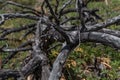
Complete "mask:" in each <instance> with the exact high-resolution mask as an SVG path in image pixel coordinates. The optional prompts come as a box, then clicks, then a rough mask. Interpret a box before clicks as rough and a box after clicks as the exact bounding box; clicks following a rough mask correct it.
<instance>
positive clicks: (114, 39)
mask: <svg viewBox="0 0 120 80" xmlns="http://www.w3.org/2000/svg"><path fill="white" fill-rule="evenodd" d="M71 3H75V6H76V7H74V8H72V9H71V8H70V9H69V8H66V7H67V6H69V5H71ZM88 3H89V0H88V1H86V2H84V1H82V0H76V2H74V1H73V0H68V1H66V2H65V3H64V4H63V5H62V7H61V8H59V0H56V5H55V7H53V6H52V5H51V4H50V1H49V0H44V1H43V3H42V6H41V11H40V12H39V11H36V10H35V9H33V8H31V7H27V6H25V5H21V4H18V3H15V2H12V1H7V2H5V3H4V5H3V6H2V7H4V6H7V5H8V4H10V5H15V6H18V7H21V8H25V9H28V10H29V11H26V12H23V13H5V14H0V16H1V21H0V25H4V22H5V21H6V20H9V19H16V18H26V19H30V20H34V21H36V22H35V23H33V24H28V25H24V26H21V27H19V28H9V29H6V28H1V29H0V30H1V33H0V34H1V35H0V40H1V41H3V40H8V41H9V40H15V41H21V39H19V38H15V39H13V38H12V39H11V38H9V37H7V36H8V35H9V34H11V33H13V34H15V33H19V32H21V31H25V33H24V35H21V36H22V39H25V37H27V36H28V35H31V34H32V35H34V36H33V37H32V38H31V39H29V40H25V41H26V42H24V43H21V45H19V46H18V47H16V48H11V47H10V46H9V45H8V46H7V45H6V44H5V45H3V46H1V48H0V51H1V52H7V53H8V54H9V55H8V56H7V57H6V58H5V59H4V60H3V61H2V68H1V70H0V78H1V79H3V80H4V79H8V78H9V77H14V79H18V80H23V79H26V78H27V77H28V76H29V75H31V74H32V75H33V76H34V77H33V78H34V79H36V80H59V79H60V77H61V75H62V70H63V66H64V64H65V62H66V59H67V58H68V56H69V55H70V52H71V51H73V50H74V49H75V48H76V47H77V46H78V45H80V43H85V42H94V43H102V44H105V45H108V46H111V47H113V48H117V49H120V34H119V33H120V31H116V30H110V29H106V28H107V27H109V26H111V25H113V24H116V23H118V22H119V21H120V15H118V16H115V17H113V18H111V19H108V20H106V21H103V19H102V18H101V17H100V16H99V15H98V14H96V12H97V11H99V10H97V9H92V10H90V9H89V8H88V7H87V4H88ZM44 7H47V8H46V9H48V11H49V13H47V14H46V13H45V11H44ZM58 8H59V9H58ZM68 13H76V14H77V16H71V17H66V15H67V14H68ZM73 20H76V21H79V23H78V24H74V25H72V24H70V23H69V22H71V21H73ZM98 20H100V21H101V22H97V21H98ZM55 42H60V43H62V48H61V51H60V53H59V55H58V56H57V57H56V59H55V61H54V63H53V64H52V65H50V61H49V57H48V55H49V54H50V51H51V49H53V48H54V47H55V46H53V47H50V46H51V45H52V44H53V43H55ZM56 46H57V45H56ZM21 51H28V52H29V54H30V56H29V57H27V58H26V59H25V62H26V63H25V64H23V65H22V67H21V68H20V69H18V70H11V69H8V70H6V69H4V64H7V63H8V62H9V60H10V59H12V58H13V57H14V56H15V55H16V54H17V53H19V52H21Z"/></svg>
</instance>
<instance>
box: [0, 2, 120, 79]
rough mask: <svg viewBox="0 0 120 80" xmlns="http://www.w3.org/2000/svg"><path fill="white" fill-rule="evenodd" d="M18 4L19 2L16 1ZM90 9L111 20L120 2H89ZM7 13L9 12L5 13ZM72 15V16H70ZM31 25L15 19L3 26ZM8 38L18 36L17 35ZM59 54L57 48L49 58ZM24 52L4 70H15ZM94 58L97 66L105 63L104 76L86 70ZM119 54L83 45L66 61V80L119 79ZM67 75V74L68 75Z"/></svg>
mask: <svg viewBox="0 0 120 80" xmlns="http://www.w3.org/2000/svg"><path fill="white" fill-rule="evenodd" d="M22 1H23V2H22V3H25V4H27V5H29V4H32V5H34V4H35V2H34V0H31V3H30V1H29V0H22ZM18 2H19V1H18ZM89 7H90V8H98V9H100V11H99V12H98V14H100V15H101V16H102V17H103V18H104V19H108V18H111V17H113V16H116V15H119V13H120V0H111V1H110V3H109V5H108V6H106V5H105V3H104V2H91V3H90V4H89ZM6 9H8V10H9V8H6ZM10 9H15V10H17V11H18V10H21V9H19V8H16V7H13V6H11V7H10ZM3 12H5V11H0V13H3ZM7 12H9V11H7ZM70 15H73V14H70ZM28 23H32V21H29V20H23V19H17V20H9V21H7V22H6V23H5V25H4V26H2V27H6V28H10V27H19V26H20V25H24V24H28ZM110 28H112V29H120V27H119V25H118V26H117V25H113V26H111V27H110ZM21 34H22V32H21ZM9 36H12V37H14V36H18V37H19V33H18V34H17V33H16V34H15V35H14V36H13V35H9ZM9 36H8V37H9ZM4 43H6V41H2V42H0V45H3V44H4ZM9 43H11V45H13V46H16V45H19V43H17V42H16V43H15V42H9ZM58 52H59V48H56V49H54V50H53V51H52V54H51V55H50V57H51V58H54V57H56V56H57V54H58ZM6 55H7V53H6V54H3V53H0V57H1V58H4V57H6ZM26 56H27V54H26V52H22V54H21V53H20V54H18V55H16V56H15V59H12V60H11V61H10V62H9V63H8V64H6V65H5V68H16V67H18V65H19V64H20V62H21V61H22V60H23V59H24V57H26ZM95 58H98V59H99V58H100V59H102V60H100V62H98V65H99V64H100V63H106V64H107V67H108V69H107V68H106V69H103V70H102V72H101V73H102V74H105V76H103V77H102V78H101V77H98V76H96V75H95V72H94V71H92V70H90V69H88V67H89V66H94V63H95ZM119 59H120V52H119V51H117V50H115V49H113V48H110V47H108V46H104V45H101V44H97V45H96V44H94V43H83V44H81V45H80V47H78V48H76V49H75V50H74V51H73V52H72V53H71V55H70V56H69V59H68V60H67V64H66V71H67V75H68V80H77V78H79V79H78V80H80V78H81V80H99V79H100V80H116V79H117V78H119V77H120V74H119V70H120V60H119ZM68 73H69V74H68Z"/></svg>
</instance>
